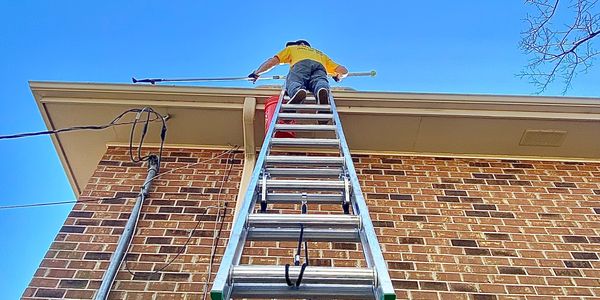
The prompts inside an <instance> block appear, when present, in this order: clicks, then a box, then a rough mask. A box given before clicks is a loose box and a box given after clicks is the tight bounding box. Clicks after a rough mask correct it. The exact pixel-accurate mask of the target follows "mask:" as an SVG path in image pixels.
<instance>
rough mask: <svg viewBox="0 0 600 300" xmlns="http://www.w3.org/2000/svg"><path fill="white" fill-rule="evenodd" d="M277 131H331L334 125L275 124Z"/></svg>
mask: <svg viewBox="0 0 600 300" xmlns="http://www.w3.org/2000/svg"><path fill="white" fill-rule="evenodd" d="M275 130H277V131H333V130H335V125H313V124H275Z"/></svg>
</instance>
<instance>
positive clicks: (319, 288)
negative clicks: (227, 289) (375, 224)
mask: <svg viewBox="0 0 600 300" xmlns="http://www.w3.org/2000/svg"><path fill="white" fill-rule="evenodd" d="M309 268H310V267H307V268H306V271H304V273H305V274H306V272H307V271H308V269H309ZM280 272H284V271H280ZM282 274H283V273H282ZM282 276H284V275H281V274H280V277H282ZM290 277H291V276H290ZM293 278H296V277H293ZM281 280H283V283H281V282H279V284H277V285H274V284H259V283H236V284H234V285H233V295H232V297H235V298H236V299H237V298H250V299H252V298H261V299H264V298H268V299H272V298H275V299H298V298H300V299H304V298H308V299H332V297H333V299H361V300H364V299H374V298H375V295H374V293H373V286H372V285H364V284H361V285H356V284H312V283H311V284H305V283H304V280H302V284H301V285H300V288H292V287H289V286H287V284H285V279H281V278H280V281H281ZM294 280H295V279H294Z"/></svg>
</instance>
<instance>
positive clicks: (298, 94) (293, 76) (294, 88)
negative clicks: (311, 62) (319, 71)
mask: <svg viewBox="0 0 600 300" xmlns="http://www.w3.org/2000/svg"><path fill="white" fill-rule="evenodd" d="M309 79H310V67H309V66H308V65H307V61H306V60H303V61H299V62H297V63H296V64H294V65H293V66H292V68H291V69H290V72H289V73H288V76H287V79H286V84H285V85H286V92H287V94H288V96H290V101H289V102H288V103H290V104H298V103H300V102H302V101H303V100H304V98H306V82H307V81H308V80H309Z"/></svg>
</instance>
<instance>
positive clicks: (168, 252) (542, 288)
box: [23, 147, 600, 299]
mask: <svg viewBox="0 0 600 300" xmlns="http://www.w3.org/2000/svg"><path fill="white" fill-rule="evenodd" d="M221 153H222V151H215V150H192V149H167V150H166V155H165V158H164V160H163V161H164V162H166V165H163V169H162V171H163V172H168V171H169V170H173V169H174V168H180V167H184V166H186V165H187V164H195V165H192V166H191V167H188V168H182V169H179V170H176V171H173V172H172V173H169V174H165V175H163V176H161V177H160V178H157V179H156V180H155V181H154V183H153V186H154V188H153V191H152V193H151V194H150V196H149V198H148V200H147V202H146V203H145V204H144V207H143V210H142V215H141V218H140V221H139V224H138V230H137V231H136V234H135V237H134V240H133V245H132V247H131V249H130V250H129V255H128V256H127V257H128V263H127V268H129V269H130V270H131V271H132V272H131V273H134V274H135V275H132V274H131V273H130V272H128V271H127V270H126V268H125V266H122V267H121V269H120V272H119V273H118V275H117V280H116V282H115V284H114V285H113V291H112V292H111V294H110V298H112V299H123V298H127V299H202V290H203V287H204V282H205V281H206V273H207V269H208V266H209V263H210V252H211V249H212V244H213V236H214V232H215V228H216V229H218V228H219V223H218V222H216V221H220V219H218V216H217V209H216V208H210V209H207V207H215V206H219V205H222V204H223V203H227V204H228V207H229V208H230V209H228V210H227V214H226V217H225V219H224V222H223V225H224V227H223V232H222V234H221V236H222V238H220V239H219V241H218V243H217V244H218V247H217V256H216V261H215V264H214V265H213V267H212V274H213V275H214V273H216V271H217V269H218V261H219V259H220V254H221V253H222V252H223V250H224V246H225V244H226V242H227V241H226V240H227V238H226V237H227V236H228V232H229V229H230V226H231V221H232V211H231V208H233V207H234V201H235V196H236V195H237V192H238V190H237V188H238V183H239V181H240V176H241V169H242V163H243V161H242V158H243V155H242V154H241V153H236V154H235V155H234V157H233V158H232V161H231V162H232V163H233V164H230V165H228V164H227V157H226V156H223V157H220V158H217V159H214V160H212V161H210V162H207V163H200V164H197V163H198V162H200V161H203V160H206V159H208V158H210V157H214V156H217V155H219V154H221ZM354 160H355V163H356V168H357V170H358V172H359V177H360V179H361V185H362V187H363V191H364V192H365V197H366V199H367V202H368V205H369V210H370V213H371V217H372V219H373V220H375V223H374V225H375V227H376V231H377V233H378V236H379V240H380V242H381V244H382V249H383V251H384V256H385V258H386V260H387V262H388V266H389V268H390V275H391V277H392V279H393V282H394V286H395V287H396V289H397V290H396V292H397V295H398V297H399V298H409V297H410V298H422V299H436V298H440V299H442V298H443V299H515V298H517V299H547V298H550V297H557V298H560V299H580V298H589V299H592V298H600V260H599V255H600V254H599V253H600V164H597V163H569V162H541V161H508V160H485V159H447V158H428V157H400V156H367V155H355V158H354ZM228 166H231V167H232V168H231V172H230V176H229V179H228V180H227V182H226V183H225V184H224V186H223V189H222V193H221V194H220V193H219V190H220V185H221V180H222V179H223V177H224V176H225V175H226V174H227V170H228ZM145 176H146V167H145V166H141V165H139V164H133V163H130V162H129V159H128V156H127V154H126V148H119V147H112V148H110V149H108V151H107V153H106V155H105V156H104V157H103V159H102V161H101V162H100V163H99V166H98V169H97V171H96V173H95V174H94V176H93V178H92V179H91V181H90V183H89V185H88V186H87V188H86V190H85V192H84V195H83V196H82V197H81V199H82V200H85V199H89V197H109V198H110V197H123V198H124V199H117V200H108V201H102V202H99V203H96V202H85V203H80V204H77V205H76V206H75V207H74V209H73V211H72V213H71V214H70V215H69V217H68V219H67V220H66V221H65V225H64V226H63V228H62V229H61V231H60V233H59V234H58V235H57V237H56V240H55V242H54V243H53V244H52V246H51V247H50V249H49V251H48V253H47V255H46V257H45V258H44V260H43V261H42V263H41V265H40V268H39V269H38V271H37V272H36V274H35V276H34V278H33V279H32V282H31V283H30V286H29V287H28V288H27V289H26V290H25V292H24V295H23V297H24V298H75V299H90V298H92V296H93V294H94V292H95V290H96V289H97V288H98V286H99V284H100V279H101V277H102V274H103V272H104V270H105V269H106V267H107V265H108V259H109V257H110V255H111V254H112V252H113V251H114V248H115V246H116V242H117V240H118V237H119V235H120V233H121V231H122V228H123V226H124V224H125V221H126V219H127V217H128V212H129V211H131V207H132V204H133V203H134V199H135V196H136V195H137V190H138V189H139V187H140V185H141V184H142V183H143V180H144V178H145ZM217 198H218V199H217ZM272 209H278V210H280V211H289V210H297V209H298V207H297V206H278V207H273V208H272ZM339 210H340V207H339V206H335V205H311V206H310V207H309V211H310V212H312V213H332V212H335V213H338V212H339ZM196 226H197V228H196ZM194 228H196V229H195V230H194ZM192 232H193V234H192V237H191V238H190V239H189V241H188V237H189V235H190V233H192ZM186 243H187V246H183V245H185V244H186ZM295 246H296V243H294V242H251V243H248V247H247V249H246V250H245V252H244V259H243V262H244V263H253V264H286V263H290V262H291V260H292V253H293V249H294V248H295ZM309 248H310V252H309V254H310V257H311V261H310V263H311V264H312V265H324V266H364V264H365V263H364V259H363V258H362V252H361V251H360V249H358V248H357V247H356V245H355V244H349V243H310V245H309ZM180 252H181V254H178V253H180ZM170 261H173V262H172V263H171V264H169V265H168V266H167V267H166V268H164V266H165V264H167V263H168V262H170ZM161 268H164V270H160V269H161ZM157 270H160V272H155V271H157ZM208 288H210V285H209V286H208Z"/></svg>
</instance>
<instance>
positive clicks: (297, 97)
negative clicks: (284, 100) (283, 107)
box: [288, 89, 306, 104]
mask: <svg viewBox="0 0 600 300" xmlns="http://www.w3.org/2000/svg"><path fill="white" fill-rule="evenodd" d="M305 98H306V90H305V89H298V90H297V91H296V93H295V94H294V96H293V97H290V101H288V104H298V103H301V102H302V101H304V99H305Z"/></svg>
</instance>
